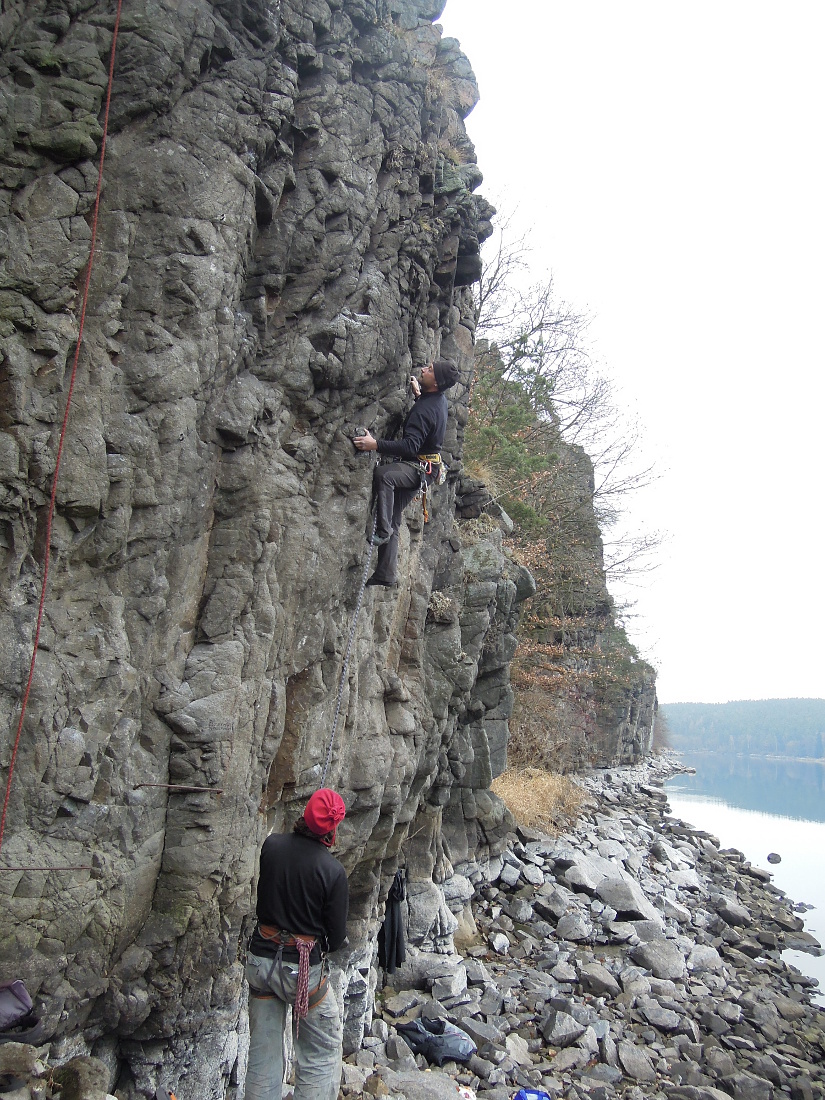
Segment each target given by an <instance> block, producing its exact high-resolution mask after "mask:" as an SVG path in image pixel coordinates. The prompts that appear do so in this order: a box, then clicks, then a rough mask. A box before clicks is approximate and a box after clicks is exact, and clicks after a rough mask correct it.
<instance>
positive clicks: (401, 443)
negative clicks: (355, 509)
mask: <svg viewBox="0 0 825 1100" xmlns="http://www.w3.org/2000/svg"><path fill="white" fill-rule="evenodd" d="M458 378H459V372H458V367H457V366H456V365H455V363H453V362H452V360H450V359H436V360H435V362H434V363H430V365H429V366H427V367H424V369H423V370H422V371H421V382H420V383H419V382H418V380H417V379H415V378H413V379H411V382H410V385H411V386H412V390H413V393H414V394H415V404H414V405H413V407H412V409H411V410H410V413H409V415H408V416H407V419H406V420H405V421H404V428H403V431H402V437H401V439H399V440H392V439H375V438H374V437H373V436H372V435H370V433H369V432H366V433H365V434H364V435H359V436H356V437H355V438H354V439H353V443H354V444H355V446H356V447H357V449H358V450H359V451H377V452H378V453H379V454H380V455H385V456H386V457H387V458H388V459H389V460H390V461H389V462H388V463H387V464H384V465H379V466H376V467H375V472H374V474H373V480H372V492H373V499H374V500H375V510H376V526H375V540H374V541H375V545H376V546H378V548H379V549H378V564H377V565H376V567H375V572H374V573H373V575H372V576H371V577H370V579H369V580H368V581H367V584H377V585H381V586H382V587H384V588H393V587H394V586H395V585H396V584H397V583H398V580H397V577H396V559H397V557H398V531H399V528H400V527H401V516H402V514H403V512H404V509H405V508H406V507H407V505H408V504H409V503H410V501H411V500H412V499H413V498H414V497H415V496H416V494H417V493H418V491H419V490H420V488H421V482H422V478H423V479H424V480H425V482H426V484H430V483H431V482H432V481H433V480H434V479H435V478H436V476H437V473H438V466H439V465H440V463H441V455H440V453H439V452H440V450H441V446H442V444H443V442H444V432H445V431H446V429H447V398H446V397H445V396H444V391H445V390H448V389H449V388H450V386H454V385H455V383H456V382H457V381H458Z"/></svg>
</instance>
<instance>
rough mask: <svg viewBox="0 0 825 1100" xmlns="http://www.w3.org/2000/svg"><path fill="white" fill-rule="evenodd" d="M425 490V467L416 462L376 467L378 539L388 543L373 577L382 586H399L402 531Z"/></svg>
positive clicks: (375, 493) (374, 482) (394, 463)
mask: <svg viewBox="0 0 825 1100" xmlns="http://www.w3.org/2000/svg"><path fill="white" fill-rule="evenodd" d="M420 488H421V467H420V466H419V465H418V463H417V462H416V463H412V462H390V463H388V464H387V465H386V466H376V467H375V473H374V474H373V476H372V491H373V496H374V498H375V513H376V520H377V522H376V527H375V534H376V537H377V538H387V539H388V541H387V542H385V543H384V545H383V546H380V547H379V548H378V564H377V565H376V567H375V573H374V574H373V576H374V577H375V579H376V580H380V581H381V583H382V584H395V582H396V580H397V577H396V560H397V558H398V531H399V529H400V527H401V517H402V515H403V514H404V509H405V508H406V507H407V505H408V504H409V503H410V501H411V500H412V499H413V498H414V497H415V496H416V495H417V493H418V491H419V489H420Z"/></svg>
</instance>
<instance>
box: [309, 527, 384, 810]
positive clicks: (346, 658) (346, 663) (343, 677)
mask: <svg viewBox="0 0 825 1100" xmlns="http://www.w3.org/2000/svg"><path fill="white" fill-rule="evenodd" d="M377 526H378V513H377V512H376V514H375V516H374V517H373V521H372V531H371V533H370V549H369V553H368V554H367V562H366V565H365V566H364V575H363V576H362V577H361V587H360V588H359V589H358V599H357V601H356V604H355V614H354V615H353V617H352V626H351V627H350V632H349V641H348V642H347V649H346V653H345V654H344V664H343V666H342V668H341V679H340V680H339V682H338V698H337V699H336V700H335V715H334V717H333V719H332V733H331V734H330V738H329V745H328V746H327V757H326V760H325V761H324V770H323V772H322V773H321V782H320V783H319V784H318V786H319V788H320V787H323V786H324V784H325V782H326V778H327V771H328V770H329V762H330V760H331V759H332V746H333V745H334V744H335V734H336V732H337V731H338V716H339V714H340V713H341V700H342V699H343V698H344V684H345V683H346V682H347V669H348V668H349V657H350V653H351V652H352V643H353V641H354V640H355V628H356V627H357V626H358V616H359V615H360V614H361V603H362V601H363V599H364V589H365V588H366V587H367V577H368V576H369V572H370V565H371V564H372V551H373V548H374V546H375V529H376V527H377Z"/></svg>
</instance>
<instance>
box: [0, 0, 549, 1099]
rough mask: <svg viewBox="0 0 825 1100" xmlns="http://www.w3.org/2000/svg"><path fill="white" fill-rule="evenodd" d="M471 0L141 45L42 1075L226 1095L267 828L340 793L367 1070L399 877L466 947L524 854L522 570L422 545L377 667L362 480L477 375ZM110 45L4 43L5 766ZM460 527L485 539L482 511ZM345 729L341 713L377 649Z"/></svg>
mask: <svg viewBox="0 0 825 1100" xmlns="http://www.w3.org/2000/svg"><path fill="white" fill-rule="evenodd" d="M442 7H443V0H281V2H280V3H278V2H266V0H142V2H139V3H126V4H125V5H124V10H123V20H122V24H121V30H120V38H119V44H118V50H117V60H116V67H115V80H114V88H113V94H112V105H111V116H110V133H109V140H108V144H107V158H106V167H105V174H104V190H103V199H102V206H101V215H100V225H99V237H98V247H97V251H96V259H95V265H94V272H93V277H92V283H91V299H90V303H89V312H88V316H87V320H86V328H85V332H84V337H83V342H82V347H81V352H80V358H79V370H78V374H77V380H76V384H75V388H74V391H73V398H72V401H71V410H70V417H69V422H68V431H67V435H66V439H65V448H64V451H63V461H62V466H61V469H60V476H59V479H58V486H57V495H56V503H57V507H56V513H55V518H54V525H53V528H52V531H51V539H50V545H51V570H50V574H49V582H48V592H47V598H46V604H45V618H44V623H43V630H42V633H41V636H40V645H39V651H38V656H37V664H36V670H35V676H34V681H33V687H32V693H31V697H30V700H29V705H28V710H27V712H26V720H25V724H24V727H23V732H22V738H21V742H20V750H19V755H18V757H17V762H16V771H15V774H14V777H13V782H12V784H11V796H10V800H9V804H8V817H7V821H6V829H5V835H4V839H3V847H2V853H1V854H0V895H2V899H3V900H2V904H3V913H4V915H5V920H4V922H3V929H2V933H0V960H2V967H1V969H2V973H0V977H22V978H24V979H25V981H26V983H27V985H28V986H29V988H30V990H31V991H32V993H33V994H34V995H35V1000H36V1003H37V1007H38V1009H39V1011H40V1014H41V1016H42V1018H43V1020H44V1023H45V1026H46V1029H47V1032H48V1034H49V1035H51V1036H52V1041H51V1047H50V1057H51V1059H52V1061H53V1062H59V1061H65V1060H66V1059H68V1058H70V1057H71V1056H72V1055H74V1054H78V1053H80V1054H84V1053H92V1054H94V1055H96V1056H97V1057H98V1058H100V1059H101V1060H102V1061H103V1062H104V1063H105V1065H106V1067H108V1073H109V1087H110V1088H112V1089H114V1088H115V1087H116V1088H117V1092H118V1096H119V1097H121V1098H123V1100H126V1098H127V1097H128V1098H137V1097H143V1096H151V1095H154V1089H155V1085H156V1084H157V1083H158V1081H159V1080H163V1081H164V1082H165V1083H170V1084H172V1085H173V1086H174V1087H175V1088H176V1089H177V1090H178V1092H179V1094H181V1095H186V1096H197V1097H199V1098H202V1100H211V1098H218V1097H224V1096H234V1095H236V1093H237V1091H238V1086H239V1084H240V1080H241V1078H242V1071H243V1063H244V1004H243V997H244V993H243V980H242V976H243V949H244V944H245V940H246V936H247V933H248V931H249V915H250V911H251V910H252V908H253V905H254V884H255V876H256V870H257V854H258V850H259V846H260V844H261V842H262V840H263V838H264V836H265V835H266V833H267V832H268V831H269V830H270V829H271V828H273V827H275V828H284V827H288V826H289V825H290V824H291V822H292V821H293V820H294V818H295V817H296V816H297V814H298V813H299V812H300V809H301V807H302V805H303V803H304V800H305V799H306V797H307V796H308V795H309V794H310V793H311V792H312V790H314V789H315V788H316V787H317V786H318V785H319V784H320V782H321V781H322V779H323V780H325V782H326V783H327V785H331V786H335V787H336V788H337V789H339V790H340V791H341V792H342V794H343V795H344V797H345V800H346V803H347V808H348V814H347V819H346V821H345V823H344V825H343V827H342V828H341V830H340V832H339V840H340V843H339V849H340V855H341V858H342V861H343V862H344V863H345V865H346V867H347V871H348V873H349V878H350V888H351V921H350V942H349V946H348V948H347V949H345V950H344V951H343V952H342V953H341V957H340V958H339V959H338V960H337V962H338V964H339V967H340V970H339V972H338V976H337V980H338V983H339V987H340V992H341V993H342V995H343V996H344V999H345V1005H346V1042H347V1046H348V1048H350V1049H352V1048H353V1047H355V1046H356V1045H357V1043H358V1042H359V1040H360V1037H361V1033H362V1029H363V1024H364V1018H365V1015H368V1013H369V1009H370V1004H371V995H372V988H373V985H374V982H375V968H374V958H375V937H376V931H377V927H378V923H379V921H380V919H381V916H382V914H383V900H384V897H385V895H386V891H387V889H388V887H389V884H390V883H391V881H392V877H393V874H394V872H395V870H396V868H397V866H399V865H403V866H405V867H406V870H407V879H408V896H409V899H410V905H409V912H410V921H411V925H410V939H411V940H412V942H413V943H414V944H415V945H416V946H418V947H419V948H421V949H422V950H423V951H431V952H446V951H450V950H452V945H453V937H454V935H455V933H456V932H457V931H463V932H468V931H472V917H471V916H470V915H469V909H468V907H467V903H468V900H469V897H470V895H471V894H472V891H473V886H474V884H477V883H478V882H479V881H480V880H481V878H482V877H483V876H484V875H485V874H486V873H487V871H488V869H489V864H490V862H493V863H494V864H496V863H497V861H498V860H499V854H500V851H501V849H502V845H503V837H504V835H505V833H506V831H507V829H508V827H509V825H510V824H511V822H510V820H509V817H508V815H507V813H506V811H505V809H504V808H503V806H502V805H501V803H500V802H499V801H498V800H497V799H496V798H495V797H494V796H492V795H491V794H490V793H489V791H488V786H489V783H490V781H491V779H492V777H494V776H495V775H496V774H498V772H499V771H500V770H501V769H502V768H503V766H504V764H505V759H506V739H507V720H508V717H509V714H510V711H511V708H512V692H511V689H510V685H509V663H510V659H511V657H512V655H513V652H514V649H515V636H514V629H515V623H516V619H517V615H518V605H519V603H520V602H521V601H522V600H523V599H524V598H526V597H527V596H528V595H530V593H531V591H532V587H531V580H530V577H529V574H528V573H527V571H526V570H525V569H523V568H522V567H519V566H517V565H515V564H514V563H513V562H512V560H511V559H510V558H509V557H508V556H507V555H506V553H504V552H503V549H502V541H501V533H500V532H499V531H498V530H491V529H490V527H489V525H488V526H486V527H482V528H479V529H474V528H473V525H472V523H469V524H467V523H464V522H460V521H458V520H457V519H456V516H457V514H458V516H459V517H460V516H461V515H463V514H466V509H465V508H464V507H463V502H464V501H465V498H466V497H467V496H468V494H470V495H472V492H473V486H472V484H471V483H469V482H467V481H466V479H464V478H463V476H462V469H461V462H460V456H461V445H462V433H463V427H464V424H465V422H466V410H467V400H468V392H467V385H459V386H457V387H456V389H455V390H454V391H451V395H450V397H451V413H452V415H451V418H450V426H449V429H448V438H447V441H446V445H445V452H446V459H447V462H448V464H449V465H450V468H451V472H450V477H449V480H448V484H447V486H445V487H444V488H442V489H440V490H438V491H437V492H436V493H435V494H434V495H433V497H432V499H431V505H430V508H431V518H430V522H429V523H428V524H426V525H425V524H424V522H423V520H422V515H421V510H420V506H418V505H413V506H412V507H411V508H410V509H409V510H408V512H407V516H406V522H405V525H404V528H403V530H402V540H401V584H400V586H399V589H398V590H395V591H393V590H389V591H384V590H377V589H368V590H367V593H366V596H365V601H364V605H363V609H362V611H361V614H360V618H359V619H358V621H357V626H356V628H355V630H354V633H353V635H352V638H350V631H351V628H352V624H353V617H354V611H355V607H356V602H357V597H358V593H359V588H360V585H361V580H362V577H363V575H364V568H365V555H366V543H365V540H364V529H365V525H366V522H367V514H368V502H369V496H370V485H371V477H372V465H371V461H370V459H369V458H367V457H365V456H357V455H356V454H355V452H354V449H353V447H352V445H351V443H350V437H351V435H352V434H353V433H354V431H355V430H356V428H357V427H358V426H359V425H364V426H369V427H371V428H372V429H373V430H374V431H375V432H376V433H377V434H379V435H389V434H391V433H392V432H393V431H395V430H396V429H397V428H398V426H399V425H400V422H401V419H402V417H403V414H404V412H405V408H406V405H407V403H408V400H409V394H408V388H407V378H408V375H409V372H410V370H411V369H412V368H413V367H414V366H421V365H423V364H425V363H426V362H428V361H429V360H430V359H431V358H432V357H434V356H435V355H438V354H447V355H450V356H452V357H453V358H455V359H456V360H457V361H458V362H459V364H460V365H461V367H462V369H463V371H464V377H465V378H466V379H469V377H470V369H471V360H472V342H473V332H474V313H473V308H472V301H471V298H470V294H469V291H468V287H469V285H470V284H471V283H472V281H473V280H474V279H475V278H477V276H478V274H479V271H480V259H479V242H480V241H481V240H483V239H484V237H485V235H487V234H488V233H489V231H490V217H491V216H492V213H493V211H492V209H491V208H490V207H489V205H488V204H487V203H486V202H485V201H484V200H483V199H481V198H479V197H477V196H476V195H474V194H473V192H474V189H475V188H476V187H477V185H478V184H479V182H480V180H481V176H480V173H479V171H478V168H477V167H476V164H475V157H474V151H473V148H472V145H471V144H470V142H469V140H468V138H467V136H466V132H465V129H464V124H463V119H464V117H465V116H466V114H467V113H468V112H469V110H470V109H471V108H472V106H473V105H474V103H475V102H476V99H477V94H478V93H477V89H476V85H475V81H474V78H473V74H472V71H471V69H470V66H469V64H468V62H467V60H466V59H465V58H464V57H463V55H462V54H461V52H460V51H459V49H458V46H457V43H456V42H455V41H453V40H450V39H443V38H442V36H441V32H440V29H439V28H438V27H437V26H435V25H433V20H434V19H436V18H438V16H439V14H440V11H441V8H442ZM113 27H114V5H113V4H112V3H107V2H104V0H26V2H25V3H24V2H22V0H9V2H8V3H6V4H4V5H3V9H2V13H1V14H0V49H2V56H1V57H0V89H2V91H0V140H2V146H3V152H2V158H0V160H1V161H2V163H0V226H1V227H2V229H1V231H0V351H2V366H0V570H1V571H2V572H1V574H0V575H1V576H2V582H1V583H0V716H2V724H1V725H0V764H1V765H2V768H3V776H4V778H5V777H6V776H7V775H8V770H9V766H10V762H11V753H12V746H13V741H14V735H15V730H16V727H17V722H18V719H19V714H20V705H21V697H22V694H23V689H24V685H25V682H26V677H27V675H28V666H29V660H30V655H31V647H32V644H33V633H34V624H35V620H36V613H37V604H38V599H39V592H40V584H41V581H42V575H43V560H44V549H45V546H44V544H45V540H46V537H47V536H46V517H47V505H48V500H49V494H50V492H51V487H52V484H53V476H54V471H55V466H56V461H57V453H58V442H59V437H60V426H61V422H62V420H63V414H64V409H65V407H66V401H67V395H68V390H69V383H70V367H71V363H72V359H73V355H74V349H75V345H76V342H77V338H78V314H79V297H80V291H81V289H82V285H83V279H84V274H83V273H84V269H85V265H86V264H87V261H88V259H89V251H90V241H91V211H92V208H93V203H94V193H95V186H96V178H97V157H98V153H99V149H100V144H101V138H102V129H101V122H100V119H101V108H102V103H103V98H104V94H105V90H106V84H107V65H108V56H109V49H110V45H111V40H112V33H113ZM457 505H458V513H457V510H456V509H457ZM350 641H351V642H352V646H351V657H350V660H349V664H348V668H347V672H346V676H345V678H344V687H343V694H342V700H341V703H342V705H341V717H340V720H339V722H338V726H337V733H336V736H335V738H334V740H333V739H332V729H333V722H334V715H335V714H336V702H337V696H338V683H339V678H340V676H341V671H342V667H343V663H344V654H345V652H346V651H347V650H348V649H349V646H350Z"/></svg>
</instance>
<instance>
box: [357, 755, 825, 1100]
mask: <svg viewBox="0 0 825 1100" xmlns="http://www.w3.org/2000/svg"><path fill="white" fill-rule="evenodd" d="M676 770H678V767H677V766H676V765H675V764H674V763H673V762H672V761H669V760H667V759H661V758H659V759H654V760H652V761H649V762H647V763H646V764H644V765H641V766H639V767H635V768H624V769H612V770H609V771H598V772H595V773H593V774H592V775H591V776H589V777H588V778H586V779H584V780H582V783H583V785H584V787H585V788H586V790H587V805H586V808H585V810H584V812H583V814H582V816H581V817H580V818H579V820H578V822H577V823H576V825H575V826H574V827H573V828H571V829H570V830H569V831H568V832H567V833H565V834H564V835H562V836H560V837H557V838H556V837H548V836H544V835H542V834H540V833H538V832H534V831H532V830H529V829H524V828H520V829H519V830H518V831H517V833H516V834H515V835H514V836H513V837H512V838H511V843H510V845H509V847H508V849H507V851H506V852H505V854H504V857H503V859H502V861H501V862H500V865H498V866H496V867H495V868H493V874H492V875H491V876H490V877H491V878H492V881H487V882H486V883H478V884H477V886H476V890H475V894H474V897H473V900H472V912H473V920H474V922H475V925H476V929H477V934H476V936H475V937H474V940H475V943H474V945H473V940H472V939H471V940H470V941H469V942H470V944H471V946H468V947H466V948H465V957H463V958H462V957H461V956H458V955H455V954H447V955H439V954H435V953H432V952H425V951H418V950H416V949H415V948H412V949H411V950H410V953H409V957H408V960H407V962H406V963H405V964H404V966H403V967H402V968H401V969H400V970H399V971H398V972H397V973H396V974H395V975H392V976H387V979H386V980H387V984H385V986H384V988H383V992H382V993H381V994H380V995H379V997H378V998H377V1000H376V1011H375V1016H374V1018H373V1021H372V1025H371V1028H370V1030H369V1033H368V1034H367V1035H366V1036H365V1037H364V1040H363V1043H362V1045H361V1048H360V1049H359V1050H358V1051H356V1052H355V1053H353V1054H351V1055H350V1056H349V1057H348V1058H347V1060H346V1063H345V1066H344V1082H343V1085H344V1092H345V1093H346V1094H350V1095H355V1096H357V1095H359V1094H361V1093H363V1092H367V1093H370V1094H372V1095H374V1096H383V1095H390V1096H392V1095H404V1096H406V1097H408V1098H411V1100H436V1098H439V1100H440V1098H441V1097H444V1098H449V1097H454V1096H455V1095H456V1090H457V1089H461V1088H463V1089H464V1090H465V1095H466V1090H467V1089H471V1090H473V1091H474V1092H476V1093H478V1094H480V1095H481V1096H483V1097H485V1100H509V1098H510V1097H512V1096H513V1094H514V1092H515V1091H516V1090H517V1089H519V1088H532V1089H542V1090H544V1091H546V1092H547V1093H549V1094H550V1096H551V1097H556V1096H564V1097H577V1096H590V1097H592V1098H593V1100H612V1098H613V1097H618V1096H624V1097H627V1098H628V1100H641V1098H642V1097H656V1098H658V1097H661V1098H663V1100H664V1098H665V1097H668V1098H674V1100H727V1098H728V1097H731V1096H732V1097H733V1098H734V1100H772V1098H773V1097H777V1098H778V1097H779V1096H780V1095H781V1094H785V1095H787V1096H789V1097H790V1098H791V1100H814V1098H818V1097H823V1096H825V1009H822V1008H820V1007H817V1006H816V1005H814V1004H813V1003H812V996H813V995H814V994H815V992H816V982H815V981H814V980H813V979H810V978H808V977H806V976H805V975H803V974H801V973H800V972H799V971H797V970H796V969H795V968H793V967H791V966H789V965H787V964H786V963H784V962H783V961H782V957H781V953H782V950H783V949H784V948H786V947H795V948H797V949H800V948H801V949H803V950H808V951H810V952H814V953H816V952H818V950H819V945H818V944H817V943H816V941H815V940H814V939H813V937H811V936H810V935H809V934H807V933H806V932H805V931H804V928H803V922H802V920H801V919H800V918H799V917H798V916H797V915H796V914H795V912H794V910H793V903H792V902H791V901H790V900H789V899H787V898H786V897H784V896H783V895H782V894H781V892H780V891H779V890H777V889H776V888H775V887H774V886H772V885H771V882H770V877H771V876H770V874H769V873H768V872H767V871H764V870H762V869H760V868H758V867H754V866H751V865H750V864H749V863H747V862H746V861H745V859H744V857H743V856H742V854H741V853H740V852H737V851H735V850H732V849H720V846H719V842H718V840H717V839H716V838H714V837H712V836H710V835H709V834H708V833H705V832H702V831H700V830H698V829H695V828H693V827H692V826H690V825H689V824H686V823H685V822H683V821H680V820H678V819H676V818H674V817H673V816H671V815H670V814H669V810H668V805H667V796H666V794H665V791H664V789H663V782H664V779H665V778H666V777H667V776H668V775H670V774H673V772H674V771H676ZM465 923H466V919H465ZM418 1017H421V1018H422V1019H424V1020H433V1019H439V1018H445V1019H448V1020H449V1021H452V1022H453V1023H455V1024H457V1025H458V1026H459V1027H460V1028H461V1029H462V1030H463V1031H465V1032H466V1033H467V1034H468V1035H470V1036H471V1037H472V1039H473V1040H474V1041H475V1043H476V1046H477V1052H476V1053H475V1054H474V1055H472V1056H471V1058H470V1059H469V1061H468V1062H467V1063H466V1064H459V1063H456V1062H447V1063H446V1064H445V1065H444V1066H443V1067H441V1068H440V1069H438V1068H436V1067H435V1066H430V1065H428V1063H427V1061H426V1059H425V1058H424V1056H423V1055H422V1054H418V1055H417V1056H414V1055H413V1053H412V1051H411V1049H410V1047H409V1046H408V1045H407V1043H406V1042H405V1041H404V1039H403V1038H402V1036H401V1034H400V1033H399V1031H398V1030H397V1029H398V1026H399V1024H403V1023H404V1022H407V1021H409V1020H413V1019H416V1018H418Z"/></svg>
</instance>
